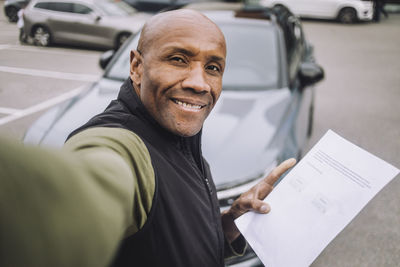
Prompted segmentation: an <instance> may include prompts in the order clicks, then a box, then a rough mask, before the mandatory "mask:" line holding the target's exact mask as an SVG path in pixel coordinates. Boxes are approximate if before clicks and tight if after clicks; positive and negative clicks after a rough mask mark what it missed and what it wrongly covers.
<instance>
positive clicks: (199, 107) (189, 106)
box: [175, 100, 201, 109]
mask: <svg viewBox="0 0 400 267" xmlns="http://www.w3.org/2000/svg"><path fill="white" fill-rule="evenodd" d="M175 103H177V104H178V105H180V106H183V107H185V108H193V109H201V106H200V105H192V104H189V103H185V102H182V101H179V100H175Z"/></svg>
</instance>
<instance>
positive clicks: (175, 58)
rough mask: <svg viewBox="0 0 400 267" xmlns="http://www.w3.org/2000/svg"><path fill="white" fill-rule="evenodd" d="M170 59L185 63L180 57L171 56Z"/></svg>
mask: <svg viewBox="0 0 400 267" xmlns="http://www.w3.org/2000/svg"><path fill="white" fill-rule="evenodd" d="M171 60H172V61H176V62H179V63H185V60H184V59H183V58H181V57H172V58H171Z"/></svg>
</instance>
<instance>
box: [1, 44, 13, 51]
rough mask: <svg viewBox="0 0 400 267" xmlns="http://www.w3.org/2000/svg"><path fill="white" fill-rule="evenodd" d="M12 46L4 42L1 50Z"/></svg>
mask: <svg viewBox="0 0 400 267" xmlns="http://www.w3.org/2000/svg"><path fill="white" fill-rule="evenodd" d="M11 47H12V46H11V45H8V44H2V45H0V50H1V49H10V48H11Z"/></svg>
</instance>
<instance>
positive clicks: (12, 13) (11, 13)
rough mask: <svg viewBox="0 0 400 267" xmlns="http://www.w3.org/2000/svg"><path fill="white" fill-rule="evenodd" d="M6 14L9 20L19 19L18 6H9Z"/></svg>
mask: <svg viewBox="0 0 400 267" xmlns="http://www.w3.org/2000/svg"><path fill="white" fill-rule="evenodd" d="M6 15H7V17H8V21H9V22H17V21H18V9H17V8H16V7H13V6H10V7H9V8H7V10H6Z"/></svg>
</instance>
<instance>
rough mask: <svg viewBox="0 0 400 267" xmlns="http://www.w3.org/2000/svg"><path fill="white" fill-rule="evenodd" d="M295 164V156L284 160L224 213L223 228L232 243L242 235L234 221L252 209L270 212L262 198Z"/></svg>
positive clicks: (222, 218)
mask: <svg viewBox="0 0 400 267" xmlns="http://www.w3.org/2000/svg"><path fill="white" fill-rule="evenodd" d="M295 164H296V160H295V159H294V158H292V159H288V160H286V161H284V162H282V163H281V164H280V165H279V166H277V167H276V168H275V169H273V170H272V171H271V172H270V173H269V175H268V176H267V177H266V178H264V179H263V180H262V181H261V182H259V183H258V184H256V185H255V186H253V187H252V188H250V190H249V191H247V192H245V193H243V194H242V195H241V196H240V197H239V198H237V199H236V200H235V202H233V204H232V206H231V207H230V209H229V210H226V211H224V212H223V213H222V217H221V220H222V228H223V229H224V233H225V237H226V239H227V241H228V242H229V243H232V242H233V241H234V240H235V239H236V238H238V236H239V235H240V232H239V230H238V229H237V227H236V225H235V223H234V220H235V219H236V218H238V217H239V216H241V215H242V214H244V213H246V212H248V211H250V210H251V211H255V212H258V213H268V212H269V211H270V210H271V208H270V206H269V205H268V204H267V203H265V202H264V201H262V200H263V199H264V198H265V197H266V196H268V194H269V193H271V191H272V189H273V185H274V184H275V182H276V181H277V180H278V179H279V177H280V176H281V175H282V174H283V173H285V172H286V171H287V170H289V169H290V168H292V167H293V166H294V165H295Z"/></svg>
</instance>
